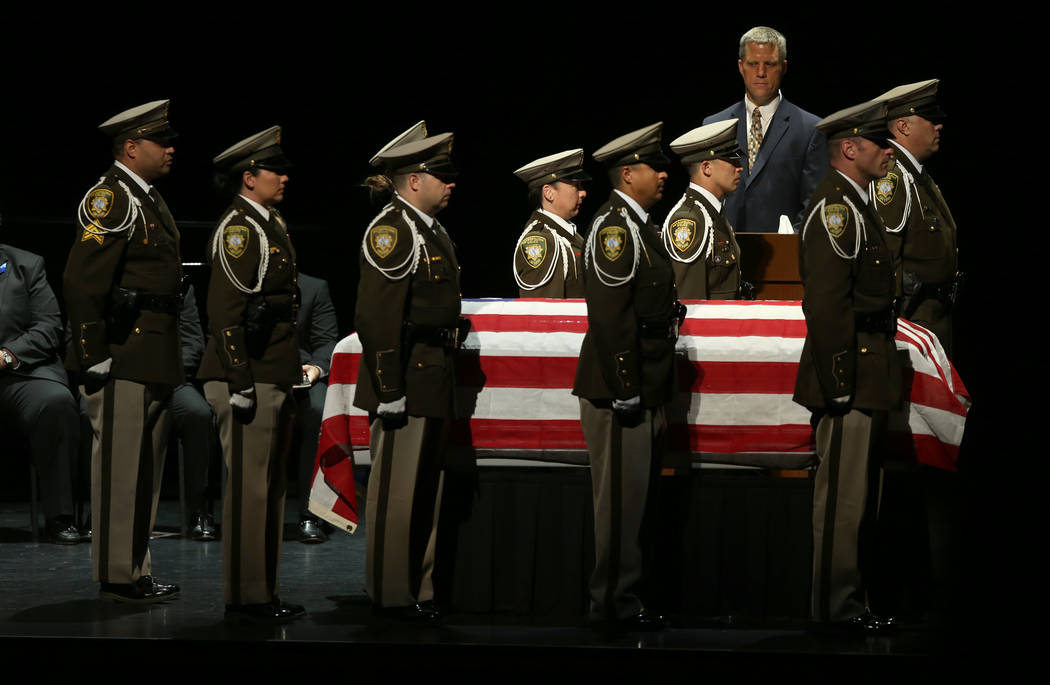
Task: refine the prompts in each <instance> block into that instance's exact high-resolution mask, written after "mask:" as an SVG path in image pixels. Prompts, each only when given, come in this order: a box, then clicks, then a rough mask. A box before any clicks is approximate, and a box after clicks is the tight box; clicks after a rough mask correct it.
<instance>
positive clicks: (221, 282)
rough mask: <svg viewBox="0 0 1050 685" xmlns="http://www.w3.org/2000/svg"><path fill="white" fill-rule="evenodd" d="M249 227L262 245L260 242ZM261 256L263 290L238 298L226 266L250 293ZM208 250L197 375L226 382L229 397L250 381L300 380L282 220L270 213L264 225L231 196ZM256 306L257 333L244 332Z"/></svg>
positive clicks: (291, 256)
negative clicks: (204, 339)
mask: <svg viewBox="0 0 1050 685" xmlns="http://www.w3.org/2000/svg"><path fill="white" fill-rule="evenodd" d="M252 222H254V224H253V223H252ZM256 225H257V226H258V227H259V228H261V229H262V230H263V233H264V234H265V236H266V243H267V244H265V245H263V244H262V241H261V240H260V239H259V234H258V231H257V230H256ZM216 241H218V245H216ZM264 251H265V255H266V259H267V266H266V271H265V273H264V274H263V277H262V279H263V280H262V288H261V289H260V290H259V292H258V293H256V294H249V293H245V292H243V291H242V290H240V289H239V288H237V287H236V286H235V285H234V282H233V281H232V280H231V278H230V276H229V275H228V274H227V273H226V268H227V267H228V268H229V269H230V271H231V273H232V274H233V276H234V277H236V278H237V280H238V281H240V283H241V285H243V286H244V287H246V288H254V287H255V286H256V285H257V283H258V273H259V264H260V261H261V260H262V259H263V255H264ZM207 252H208V256H209V258H210V259H211V279H210V281H209V284H208V329H209V330H210V331H211V337H210V339H209V340H208V347H207V349H205V350H204V358H203V360H202V361H201V367H200V370H199V371H198V372H197V377H198V378H200V379H201V380H225V381H227V382H228V383H229V388H230V392H238V391H240V390H246V389H248V388H250V387H252V386H253V385H254V384H255V382H256V381H259V382H262V383H273V384H274V385H283V386H291V385H294V384H295V383H298V382H299V381H300V380H301V379H302V366H301V365H300V364H299V345H298V342H297V340H296V334H295V328H296V321H295V320H296V315H297V313H298V309H299V294H298V287H297V275H296V263H295V249H294V248H293V247H292V241H291V239H290V238H289V237H288V229H287V226H286V225H285V223H284V219H283V218H282V217H281V215H280V214H278V212H277V211H276V210H275V209H273V208H270V217H269V219H264V218H263V217H262V215H261V214H260V213H259V211H258V210H257V209H256V208H255V207H252V206H251V204H249V203H248V202H247V201H246V200H245V199H244V198H242V197H241V196H239V195H238V196H237V197H235V198H234V199H233V204H231V205H230V207H229V209H227V210H226V211H225V212H224V213H223V218H222V219H221V220H220V221H219V223H218V225H217V226H216V227H215V231H214V232H213V233H212V236H211V240H210V241H209V242H208V248H207ZM224 263H225V264H226V267H224V266H223V264H224ZM260 301H265V303H266V304H265V314H263V315H262V316H261V317H259V328H258V331H259V332H257V333H249V332H248V330H246V328H247V324H248V323H249V321H251V320H252V319H253V317H254V316H256V315H257V314H256V312H257V307H258V303H259V302H260Z"/></svg>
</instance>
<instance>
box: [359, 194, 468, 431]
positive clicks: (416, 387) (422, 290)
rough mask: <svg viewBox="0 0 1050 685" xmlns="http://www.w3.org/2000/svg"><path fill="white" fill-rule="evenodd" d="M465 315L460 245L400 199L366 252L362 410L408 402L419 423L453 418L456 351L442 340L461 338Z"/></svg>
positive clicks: (377, 223)
mask: <svg viewBox="0 0 1050 685" xmlns="http://www.w3.org/2000/svg"><path fill="white" fill-rule="evenodd" d="M413 264H414V266H413ZM459 313H460V294H459V263H458V261H457V260H456V250H455V246H454V245H453V243H452V239H451V238H449V236H448V233H446V232H445V229H444V228H443V227H441V224H440V223H438V222H437V220H435V221H434V225H433V227H427V225H426V222H424V221H423V217H422V216H420V213H419V212H418V211H416V209H415V208H413V207H412V206H410V205H409V204H407V203H406V202H405V201H404V200H403V199H401V198H400V197H399V196H395V197H394V200H393V201H392V202H391V203H390V204H388V205H387V206H386V207H384V208H383V210H382V211H381V212H380V213H379V216H377V217H376V218H375V220H373V222H372V224H371V226H369V228H368V229H367V230H366V231H365V236H364V241H363V244H362V246H361V281H360V283H359V284H358V288H357V308H356V313H355V316H354V325H355V327H356V328H357V335H358V338H359V339H360V341H361V347H362V348H363V350H362V354H361V367H360V370H359V372H358V375H357V391H356V393H355V395H354V406H356V407H359V408H361V409H364V410H366V411H370V412H372V411H375V409H376V408H377V407H378V406H379V404H380V403H381V402H393V401H396V400H398V399H400V398H401V397H405V398H406V410H407V412H408V414H410V415H412V416H426V417H433V418H448V417H451V415H452V414H453V409H454V397H453V395H454V392H455V369H454V366H453V355H452V352H453V350H452V348H451V345H450V344H442V343H441V342H440V341H439V340H438V338H439V337H440V336H441V335H442V334H443V333H444V334H448V333H451V332H452V331H455V329H456V327H457V325H458V324H459Z"/></svg>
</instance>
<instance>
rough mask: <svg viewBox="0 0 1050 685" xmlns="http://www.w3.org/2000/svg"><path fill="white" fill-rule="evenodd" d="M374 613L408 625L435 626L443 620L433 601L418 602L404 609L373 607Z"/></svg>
mask: <svg viewBox="0 0 1050 685" xmlns="http://www.w3.org/2000/svg"><path fill="white" fill-rule="evenodd" d="M372 613H373V614H375V615H376V616H388V617H390V618H394V619H397V620H399V621H404V622H406V623H418V624H424V625H429V624H435V623H437V622H438V621H440V620H441V612H440V611H438V607H437V604H436V603H435V602H434V600H432V599H428V600H426V601H424V602H416V603H415V604H409V605H408V606H404V607H381V606H378V605H376V606H373V607H372Z"/></svg>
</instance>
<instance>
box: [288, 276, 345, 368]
mask: <svg viewBox="0 0 1050 685" xmlns="http://www.w3.org/2000/svg"><path fill="white" fill-rule="evenodd" d="M299 293H300V295H301V299H300V301H299V314H298V324H297V325H296V334H297V335H298V337H299V361H300V362H301V363H303V364H312V365H313V366H316V367H317V368H319V369H321V378H322V379H324V378H325V377H326V376H327V375H328V371H329V370H330V368H331V366H332V353H333V352H335V344H336V343H337V342H339V324H338V323H337V321H336V318H335V307H334V306H332V296H331V295H330V294H329V293H328V282H327V281H325V280H322V279H320V278H315V277H313V276H309V275H307V274H304V273H301V272H300V274H299Z"/></svg>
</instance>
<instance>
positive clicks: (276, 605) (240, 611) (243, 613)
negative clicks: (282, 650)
mask: <svg viewBox="0 0 1050 685" xmlns="http://www.w3.org/2000/svg"><path fill="white" fill-rule="evenodd" d="M305 614H306V609H304V608H303V607H301V606H299V605H298V604H286V603H285V602H281V601H279V600H274V601H272V602H264V603H262V604H227V605H226V620H232V621H241V622H246V623H264V624H272V625H276V624H280V623H289V622H291V621H294V620H295V619H297V618H299V617H300V616H303V615H305Z"/></svg>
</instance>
